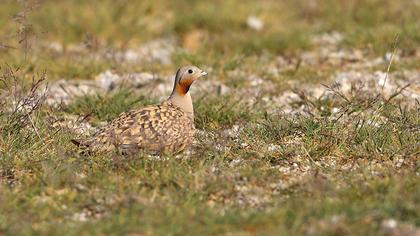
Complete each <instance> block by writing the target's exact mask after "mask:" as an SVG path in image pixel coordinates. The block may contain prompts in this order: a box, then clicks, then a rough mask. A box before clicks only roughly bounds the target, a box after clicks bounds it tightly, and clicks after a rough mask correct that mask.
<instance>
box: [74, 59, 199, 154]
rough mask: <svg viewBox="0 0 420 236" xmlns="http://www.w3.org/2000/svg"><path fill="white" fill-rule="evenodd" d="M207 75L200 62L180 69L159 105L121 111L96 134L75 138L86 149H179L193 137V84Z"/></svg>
mask: <svg viewBox="0 0 420 236" xmlns="http://www.w3.org/2000/svg"><path fill="white" fill-rule="evenodd" d="M205 75H207V73H206V72H204V71H203V70H201V69H199V68H198V67H196V66H184V67H181V68H180V69H178V71H177V73H176V76H175V81H174V87H173V90H172V93H171V95H170V96H169V98H168V99H167V100H165V101H163V102H162V103H160V104H158V105H151V106H147V107H144V108H139V109H134V110H131V111H128V112H124V113H122V114H120V115H119V116H118V117H117V118H116V119H114V120H113V121H111V122H110V123H109V124H107V125H106V126H105V127H103V128H102V129H100V130H99V131H98V132H97V133H95V134H94V135H93V136H92V137H90V138H87V139H84V140H82V139H81V140H76V139H73V140H71V141H72V143H74V144H75V145H77V146H78V147H79V148H80V149H81V150H82V152H83V153H89V154H91V153H96V152H110V151H118V152H121V153H136V152H138V151H141V150H143V151H146V152H149V153H163V152H165V153H177V152H180V151H182V150H184V149H185V147H187V146H188V145H190V144H191V142H192V141H193V137H194V133H195V127H194V110H193V104H192V99H191V95H190V92H189V90H190V86H191V85H192V84H193V83H194V81H195V80H197V79H198V78H200V77H202V76H205Z"/></svg>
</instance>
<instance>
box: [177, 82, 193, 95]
mask: <svg viewBox="0 0 420 236" xmlns="http://www.w3.org/2000/svg"><path fill="white" fill-rule="evenodd" d="M193 82H194V80H192V79H186V80H183V81H182V82H181V83H178V84H177V85H176V87H175V90H176V92H177V93H178V95H180V96H184V95H185V94H187V93H188V91H189V90H190V86H191V84H192V83H193Z"/></svg>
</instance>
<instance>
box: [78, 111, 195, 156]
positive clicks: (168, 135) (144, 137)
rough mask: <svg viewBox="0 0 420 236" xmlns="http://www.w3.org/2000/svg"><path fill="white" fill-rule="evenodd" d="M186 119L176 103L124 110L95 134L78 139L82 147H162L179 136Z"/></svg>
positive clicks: (95, 148) (151, 148) (129, 148)
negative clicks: (174, 105)
mask: <svg viewBox="0 0 420 236" xmlns="http://www.w3.org/2000/svg"><path fill="white" fill-rule="evenodd" d="M185 119H188V118H186V117H185V114H184V113H183V112H182V111H181V110H179V109H178V108H175V107H173V106H168V105H156V106H149V107H145V108H142V109H138V110H132V111H129V112H125V113H122V114H121V115H120V116H119V117H117V118H116V119H114V120H113V121H112V122H111V123H109V124H108V125H107V126H106V127H104V128H102V129H101V130H100V131H98V132H97V133H96V134H95V135H94V136H93V137H92V138H90V139H87V140H85V141H78V142H79V143H80V145H79V146H80V147H81V148H83V147H85V148H87V149H92V150H110V149H112V148H113V147H117V148H119V149H123V151H128V150H135V149H147V150H152V151H159V150H161V149H163V148H165V146H167V145H168V141H169V140H168V139H173V138H176V137H175V136H176V134H177V133H179V131H180V130H181V129H182V124H185V123H186V122H187V121H186V120H185ZM177 131H178V132H177Z"/></svg>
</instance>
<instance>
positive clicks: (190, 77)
mask: <svg viewBox="0 0 420 236" xmlns="http://www.w3.org/2000/svg"><path fill="white" fill-rule="evenodd" d="M205 75H207V72H205V71H203V70H201V69H200V68H198V67H196V66H183V67H181V68H179V69H178V71H177V72H176V76H175V84H174V92H176V93H177V94H178V95H180V96H184V95H185V94H186V93H188V91H189V90H190V86H191V84H192V83H194V81H195V80H196V79H198V78H200V77H202V76H205Z"/></svg>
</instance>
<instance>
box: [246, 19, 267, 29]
mask: <svg viewBox="0 0 420 236" xmlns="http://www.w3.org/2000/svg"><path fill="white" fill-rule="evenodd" d="M246 24H247V25H248V27H249V28H251V29H253V30H256V31H261V30H262V29H263V28H264V22H263V21H262V20H261V19H260V18H258V17H256V16H249V17H248V18H247V19H246Z"/></svg>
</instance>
